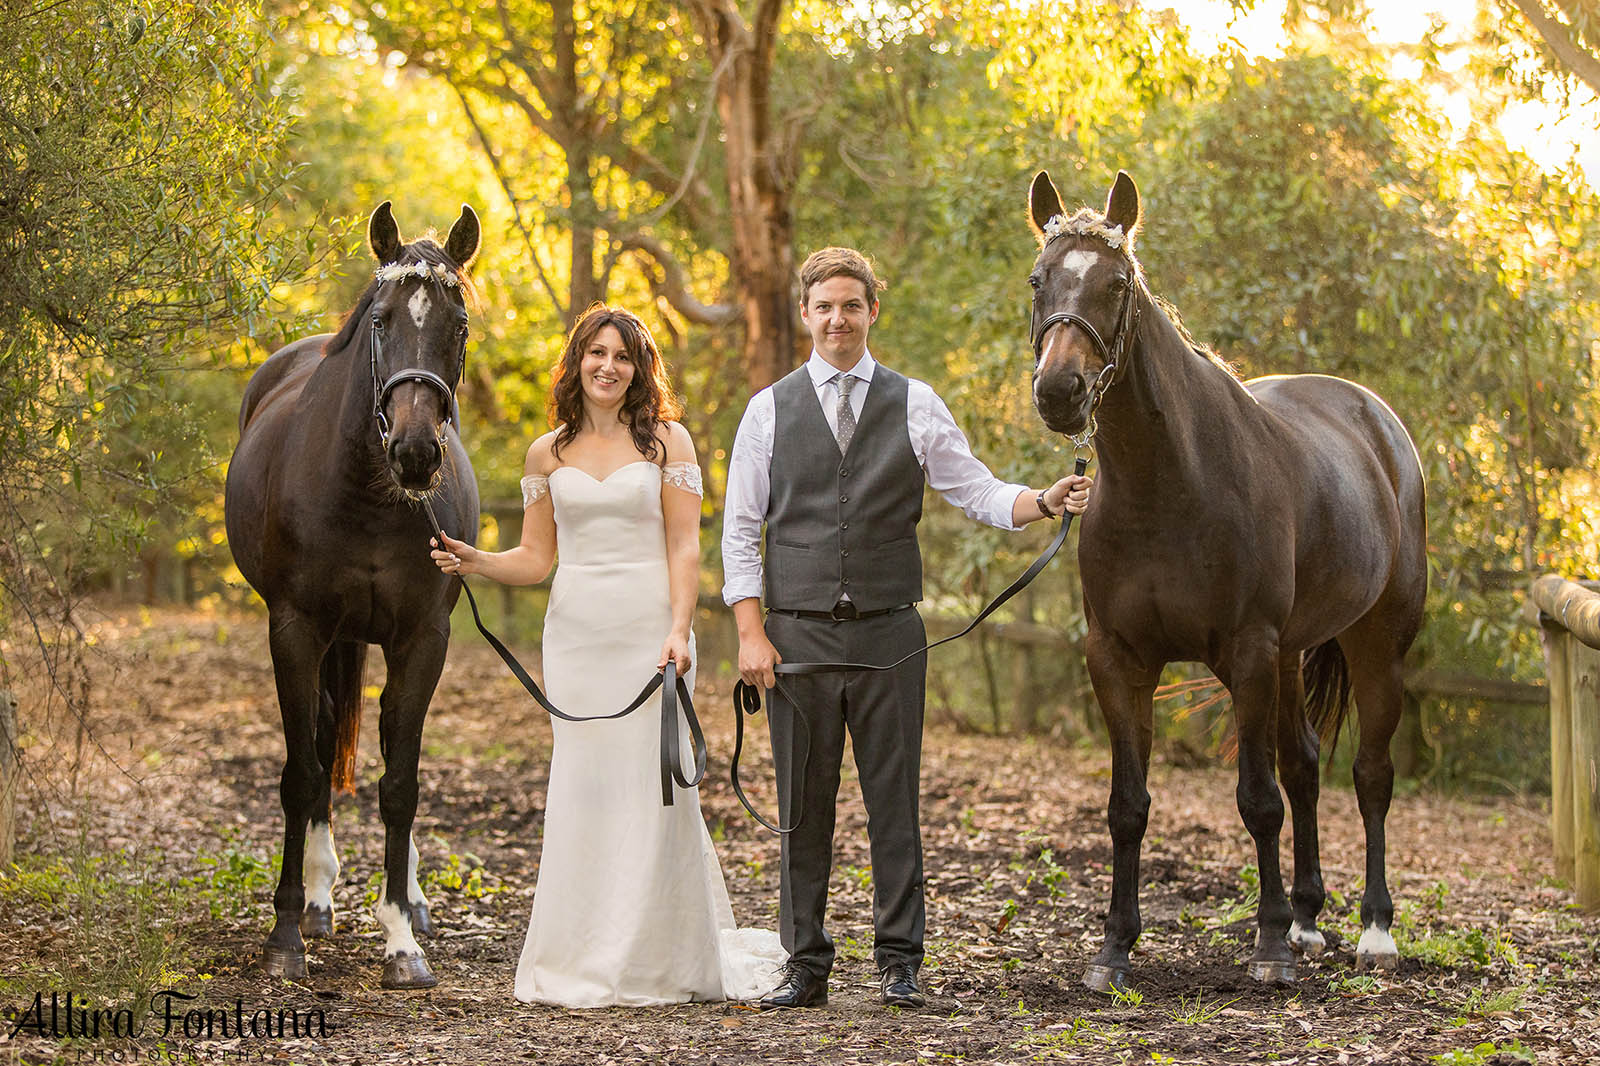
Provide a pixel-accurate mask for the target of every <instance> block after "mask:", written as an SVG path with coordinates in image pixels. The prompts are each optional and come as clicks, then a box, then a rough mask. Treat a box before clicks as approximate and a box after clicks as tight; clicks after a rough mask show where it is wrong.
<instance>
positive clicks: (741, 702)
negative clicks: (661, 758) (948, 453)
mask: <svg viewBox="0 0 1600 1066" xmlns="http://www.w3.org/2000/svg"><path fill="white" fill-rule="evenodd" d="M1088 469H1089V460H1088V459H1087V458H1085V457H1084V456H1081V455H1080V456H1078V457H1077V460H1076V462H1075V463H1074V470H1073V473H1075V474H1077V475H1079V476H1082V475H1083V473H1084V471H1086V470H1088ZM1074 517H1076V516H1074V515H1073V514H1071V513H1068V514H1066V515H1065V516H1064V517H1063V518H1062V520H1061V529H1060V530H1059V531H1058V532H1057V533H1056V536H1055V539H1054V540H1052V541H1051V542H1050V546H1049V547H1048V548H1046V549H1045V550H1044V552H1043V554H1041V555H1040V556H1039V557H1038V558H1037V559H1035V560H1034V561H1033V563H1032V565H1030V566H1029V567H1028V569H1026V570H1024V571H1023V572H1022V576H1021V577H1019V578H1017V579H1016V580H1015V581H1013V582H1012V583H1011V584H1010V585H1008V586H1007V587H1006V589H1005V591H1004V592H1002V593H1000V595H998V596H996V597H995V598H994V599H992V600H990V601H989V604H988V606H986V607H985V608H984V609H983V610H981V611H979V612H978V614H977V617H975V618H973V620H972V621H970V622H968V623H967V627H966V628H965V629H963V630H962V631H961V632H959V633H952V634H951V635H950V636H948V637H941V638H940V639H938V640H936V641H934V642H933V643H931V644H925V645H923V646H922V647H920V648H918V649H917V650H916V651H914V652H911V653H910V654H909V655H902V656H901V657H900V658H898V659H896V660H895V661H894V662H892V663H889V664H888V665H887V666H875V665H871V664H868V663H779V664H777V665H776V666H774V667H773V668H772V669H773V673H774V674H775V675H777V676H776V677H774V679H773V680H774V681H777V682H778V684H777V686H776V687H778V688H783V684H782V682H781V680H779V679H780V678H782V677H783V676H784V675H786V674H787V675H790V676H808V675H815V674H842V673H856V672H861V671H872V670H893V669H894V668H895V667H897V666H899V665H900V664H902V663H904V662H908V661H909V660H911V659H915V658H916V657H917V656H919V655H923V654H925V653H927V652H930V651H932V650H933V649H934V648H937V647H938V646H939V645H941V644H948V643H950V642H951V641H952V640H960V639H961V638H962V637H964V636H966V635H967V634H968V633H971V632H972V631H973V630H974V629H976V628H977V627H978V623H979V622H982V621H983V620H984V619H985V618H988V617H989V616H990V615H991V614H993V613H994V612H995V611H996V610H998V609H999V608H1000V606H1001V605H1002V604H1004V603H1005V602H1006V601H1007V600H1009V599H1011V597H1013V596H1015V595H1016V594H1017V593H1019V592H1021V591H1022V590H1023V589H1024V588H1027V587H1028V585H1029V584H1030V583H1032V581H1033V579H1034V578H1036V577H1038V576H1039V574H1040V572H1041V571H1043V570H1044V568H1045V567H1047V566H1049V565H1050V560H1052V559H1054V558H1055V557H1056V553H1057V552H1058V551H1060V550H1061V546H1062V545H1063V544H1065V543H1066V541H1067V533H1068V532H1070V531H1071V529H1072V519H1073V518H1074ZM783 691H784V695H785V697H787V698H788V699H789V702H790V704H791V705H793V706H795V707H796V708H798V707H799V704H798V703H797V702H796V701H795V699H794V698H793V696H791V695H790V694H789V691H788V690H787V689H784V690H783ZM760 710H761V690H760V689H758V688H756V687H755V686H754V685H752V684H750V683H749V682H748V681H745V680H744V679H743V678H741V679H740V680H739V682H738V683H737V684H735V685H734V686H733V720H734V733H733V767H732V770H731V773H730V776H731V777H732V779H733V792H734V795H736V796H738V797H739V802H740V803H742V804H744V809H745V810H747V811H749V812H750V817H752V818H754V819H755V820H756V821H757V822H760V823H761V825H762V826H763V827H764V828H766V829H768V830H771V831H772V832H774V833H777V834H779V835H783V834H787V833H792V832H794V830H795V829H796V828H797V827H798V826H799V825H800V819H799V818H798V817H797V818H796V819H795V820H794V821H793V822H792V823H790V825H789V826H788V827H787V828H784V827H781V826H778V825H774V824H773V823H772V822H769V821H767V820H766V819H765V818H763V817H761V815H759V814H757V813H756V809H755V808H754V807H753V806H751V805H750V801H749V799H747V798H746V797H745V794H744V788H743V787H742V786H740V784H739V754H740V752H741V751H742V750H743V749H744V717H745V715H747V714H749V715H753V714H756V713H757V712H758V711H760ZM795 718H796V719H798V720H799V722H800V724H801V725H803V726H805V727H806V755H807V756H808V757H809V755H810V747H811V731H810V726H809V725H807V724H806V720H805V715H803V714H796V715H795ZM800 765H801V767H802V772H801V773H799V774H796V775H794V778H795V779H796V780H798V781H800V782H802V784H803V783H804V781H805V773H804V770H803V767H804V766H805V761H804V760H802V762H801V764H800ZM800 799H801V797H796V801H795V803H794V804H793V806H794V807H795V808H796V809H798V810H804V805H803V804H802V803H801V802H800ZM779 817H780V819H781V817H782V816H781V814H780V816H779Z"/></svg>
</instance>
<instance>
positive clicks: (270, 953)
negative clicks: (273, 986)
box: [261, 944, 306, 981]
mask: <svg viewBox="0 0 1600 1066" xmlns="http://www.w3.org/2000/svg"><path fill="white" fill-rule="evenodd" d="M261 968H262V969H263V970H265V971H266V972H267V976H268V977H282V978H284V979H285V980H289V981H304V980H305V979H306V953H305V952H303V951H288V950H285V949H284V948H278V947H273V946H272V945H271V944H268V945H267V946H266V947H264V948H262V949H261Z"/></svg>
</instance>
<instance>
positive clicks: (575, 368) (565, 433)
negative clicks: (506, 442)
mask: <svg viewBox="0 0 1600 1066" xmlns="http://www.w3.org/2000/svg"><path fill="white" fill-rule="evenodd" d="M607 326H610V327H611V328H613V329H615V330H616V331H617V334H618V335H619V336H621V338H622V347H623V348H624V350H626V351H627V353H628V358H629V359H630V360H632V362H633V380H632V381H630V382H629V383H628V391H627V392H626V393H625V394H624V395H623V397H622V411H621V418H622V421H623V422H625V423H627V426H628V434H629V436H631V437H632V438H633V446H634V447H635V448H637V449H638V450H639V454H640V455H642V456H644V457H645V458H646V459H650V460H654V459H656V458H657V457H658V456H662V457H664V454H663V448H662V445H661V442H660V440H659V438H658V437H657V435H656V431H657V429H658V428H659V427H660V426H661V424H662V423H663V422H671V421H674V420H676V419H678V418H682V417H683V404H682V403H680V402H679V401H678V394H677V393H676V392H674V391H673V388H672V377H671V375H670V374H668V372H667V362H666V360H665V359H663V358H661V349H660V348H659V347H657V346H656V339H655V338H654V337H653V336H651V335H650V328H649V327H648V326H646V325H645V324H644V322H643V321H642V320H641V319H640V318H639V316H638V315H636V314H634V313H633V312H631V311H624V310H623V309H622V308H620V307H610V306H608V305H606V304H602V303H597V304H592V305H590V307H589V309H588V310H586V311H584V313H583V314H581V315H579V316H578V320H577V321H576V322H574V323H573V324H572V330H571V332H569V333H568V334H567V343H566V344H565V345H564V346H563V347H562V349H561V358H560V360H559V361H558V362H557V363H556V369H555V375H554V378H555V380H554V382H553V383H552V384H551V386H550V404H549V414H550V424H551V425H553V426H555V427H556V439H555V440H554V441H553V442H552V445H551V451H552V452H554V454H555V457H556V458H557V459H560V458H561V449H562V448H564V447H566V446H567V445H568V444H571V443H572V441H573V438H575V437H576V436H577V435H578V430H579V429H581V428H582V427H583V420H584V410H583V357H584V354H585V353H586V352H588V351H589V349H590V348H591V347H592V346H593V345H594V342H595V338H596V337H598V336H599V335H600V331H601V330H603V329H605V328H606V327H607Z"/></svg>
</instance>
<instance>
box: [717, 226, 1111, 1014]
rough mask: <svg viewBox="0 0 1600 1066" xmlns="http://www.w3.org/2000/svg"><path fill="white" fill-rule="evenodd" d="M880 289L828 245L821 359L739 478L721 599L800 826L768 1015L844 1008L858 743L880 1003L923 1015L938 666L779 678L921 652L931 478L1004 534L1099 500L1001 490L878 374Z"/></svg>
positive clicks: (939, 419)
mask: <svg viewBox="0 0 1600 1066" xmlns="http://www.w3.org/2000/svg"><path fill="white" fill-rule="evenodd" d="M882 288H883V285H882V283H880V282H879V281H878V279H877V277H876V276H875V275H874V274H873V271H872V267H871V265H870V264H869V263H868V262H867V260H866V259H865V257H863V256H862V255H861V253H859V252H856V251H854V250H852V249H849V248H824V249H822V250H821V251H819V252H814V253H813V254H812V255H811V257H810V258H808V259H807V260H806V261H805V265H804V266H802V267H801V269H800V302H801V307H800V316H801V318H802V320H803V321H804V322H805V325H806V328H807V330H809V331H810V333H811V340H812V344H813V346H814V347H813V349H812V352H811V358H810V359H809V360H808V361H807V362H806V363H805V365H804V366H802V367H800V368H799V369H797V370H795V371H794V372H793V373H791V374H789V375H788V376H787V377H785V378H783V379H782V380H781V381H779V382H778V383H777V384H775V385H773V386H772V387H771V388H768V389H763V390H761V391H760V392H758V393H757V394H756V395H755V396H753V397H751V399H750V406H749V407H748V408H747V409H746V411H745V414H744V419H743V420H742V421H741V422H740V423H739V432H738V435H737V437H736V438H735V439H734V444H733V455H732V457H731V458H730V459H729V463H728V494H727V503H726V508H725V511H724V516H723V534H722V564H723V572H724V579H725V584H724V586H723V593H722V594H723V599H724V600H726V601H727V602H728V603H729V604H730V605H731V606H732V607H733V613H734V617H735V619H736V621H737V622H738V626H739V673H740V675H741V676H742V677H743V678H744V679H745V681H747V682H749V683H751V684H753V685H754V684H759V685H763V686H765V687H766V688H767V689H768V693H767V696H768V708H769V711H768V724H769V727H770V729H771V734H772V755H773V762H774V764H775V766H776V770H777V775H778V807H779V810H780V812H781V817H782V819H783V821H784V823H785V824H793V822H794V820H795V819H797V818H798V820H799V825H798V826H797V827H796V828H795V830H794V832H792V833H790V834H789V835H787V836H785V837H784V838H783V857H782V870H781V897H780V901H779V927H780V933H781V936H782V938H783V946H784V948H785V949H787V950H788V952H789V961H788V964H787V965H786V966H785V968H784V974H783V980H782V982H781V983H780V984H779V985H778V987H777V988H775V989H773V990H772V992H771V993H769V994H768V995H767V997H766V998H765V999H763V1000H762V1001H761V1007H762V1009H773V1008H778V1007H811V1006H820V1005H822V1004H825V1003H827V1001H828V972H829V971H830V970H831V969H832V968H833V957H834V951H833V940H832V938H830V937H829V936H828V934H827V931H826V930H824V928H823V924H822V923H823V915H824V911H825V910H826V906H827V897H828V873H829V870H830V868H831V866H832V863H833V826H834V807H835V802H836V799H837V796H838V790H839V768H840V764H841V762H842V761H843V758H844V742H845V732H846V730H848V731H849V734H850V739H851V741H852V743H853V745H854V748H855V758H856V767H857V769H858V770H859V772H860V778H861V793H862V799H863V800H864V801H865V803H866V807H867V836H868V839H869V843H870V845H871V851H872V880H873V904H872V913H873V927H874V944H873V956H874V959H875V961H876V963H877V966H878V971H879V974H880V976H881V988H882V993H883V1002H884V1003H886V1004H888V1005H891V1006H899V1007H920V1006H922V1005H923V1003H924V997H923V994H922V990H921V989H920V988H919V987H918V984H917V971H918V968H919V967H920V966H921V963H922V938H923V925H924V906H923V893H922V833H921V827H920V824H919V821H918V795H919V786H920V775H921V756H922V707H923V689H924V683H925V679H926V674H927V656H926V655H917V656H915V657H914V658H913V659H911V660H910V661H908V662H906V663H905V664H903V665H901V666H900V667H898V668H897V669H895V670H893V671H884V672H871V673H840V674H822V675H813V676H790V677H786V678H785V679H784V681H783V684H782V686H781V687H778V688H774V687H773V686H774V680H775V676H774V673H773V666H774V665H775V664H777V663H781V662H783V661H785V660H788V661H790V662H819V661H820V662H860V663H889V662H893V661H894V660H895V659H898V658H900V657H901V656H903V655H906V654H908V653H911V652H914V651H916V650H917V649H919V648H921V647H922V646H923V644H924V643H925V642H926V634H925V632H924V630H923V627H922V619H921V617H920V616H919V615H918V614H917V612H916V610H915V606H916V603H917V601H919V600H921V599H922V556H921V553H920V552H919V550H918V546H917V521H918V520H919V519H920V518H921V517H922V486H923V483H924V481H926V483H927V484H929V485H931V486H932V487H933V488H934V489H935V490H936V491H937V492H939V493H940V494H941V495H943V496H944V498H945V499H946V500H948V501H950V502H951V503H953V504H955V505H956V506H957V507H960V508H961V509H962V510H963V511H965V512H966V513H967V515H968V516H969V517H972V518H975V519H977V520H978V521H980V522H985V523H987V524H989V525H992V526H997V527H999V528H1001V529H1019V528H1021V527H1022V526H1024V525H1026V524H1027V523H1029V522H1034V521H1037V520H1039V519H1041V518H1056V517H1059V516H1060V515H1061V513H1062V512H1063V510H1065V509H1070V510H1072V511H1073V512H1074V513H1079V512H1081V511H1082V510H1083V507H1084V504H1085V502H1086V501H1087V499H1088V486H1089V479H1088V478H1079V477H1076V476H1072V477H1065V478H1062V479H1061V480H1060V481H1057V482H1056V483H1055V484H1054V485H1051V486H1050V487H1049V488H1048V489H1045V490H1043V491H1038V490H1036V489H1030V488H1027V487H1026V486H1023V485H1011V484H1006V483H1005V482H1002V481H1000V480H999V479H998V478H996V477H995V476H994V475H993V474H991V473H990V472H989V470H988V468H987V467H985V466H984V465H983V464H982V463H981V462H979V461H978V460H977V459H976V458H974V457H973V455H972V452H971V450H970V448H969V447H968V445H967V439H966V436H965V435H964V434H963V433H962V432H961V430H960V428H959V427H958V426H957V425H956V423H955V420H954V419H953V418H952V417H951V415H950V411H949V409H948V408H947V407H946V406H945V405H944V402H943V401H942V400H940V399H939V397H938V396H936V395H935V394H934V392H933V390H932V389H931V388H929V387H928V386H927V385H926V384H924V383H923V382H920V381H913V380H911V379H909V378H906V377H904V376H902V375H900V374H897V373H895V372H894V371H893V370H890V369H889V368H888V367H886V366H884V365H883V364H881V363H878V362H876V361H875V360H874V359H873V357H872V355H871V354H870V353H868V351H867V331H868V330H869V329H871V327H872V323H873V322H875V321H876V320H877V317H878V291H879V290H880V289H882ZM763 525H765V526H766V557H765V564H764V565H763V559H762V554H761V550H760V544H761V530H762V526H763ZM763 593H765V598H766V609H767V613H766V618H765V622H764V623H763V618H762V609H761V608H762V603H761V597H762V595H763ZM797 717H799V718H803V719H804V722H803V723H802V724H799V725H797V723H796V721H795V719H796V718H797Z"/></svg>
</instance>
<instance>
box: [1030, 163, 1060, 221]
mask: <svg viewBox="0 0 1600 1066" xmlns="http://www.w3.org/2000/svg"><path fill="white" fill-rule="evenodd" d="M1059 214H1063V211H1062V209H1061V194H1060V193H1058V192H1056V185H1055V182H1053V181H1051V180H1050V172H1049V171H1048V170H1041V171H1039V173H1037V174H1035V175H1034V176H1033V185H1032V187H1030V188H1029V189H1028V224H1029V225H1030V226H1032V227H1033V233H1034V236H1036V237H1042V236H1044V224H1045V223H1046V222H1049V221H1050V220H1051V219H1052V218H1055V217H1056V216H1057V215H1059Z"/></svg>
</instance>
